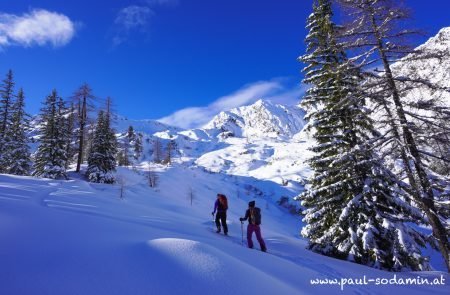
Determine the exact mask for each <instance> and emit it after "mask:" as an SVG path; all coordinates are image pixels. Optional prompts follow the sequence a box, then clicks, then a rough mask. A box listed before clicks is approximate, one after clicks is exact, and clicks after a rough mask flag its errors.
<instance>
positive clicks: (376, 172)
mask: <svg viewBox="0 0 450 295" xmlns="http://www.w3.org/2000/svg"><path fill="white" fill-rule="evenodd" d="M332 16H333V13H332V5H331V0H317V1H316V2H315V5H314V8H313V13H312V14H311V15H310V17H309V18H308V24H307V28H308V29H309V31H310V33H309V35H308V36H307V38H306V42H307V45H308V46H307V53H306V54H305V55H304V56H302V57H301V61H303V62H304V63H305V64H306V65H307V66H306V67H305V69H304V71H305V79H304V82H305V83H307V84H310V85H311V86H312V87H311V88H310V89H309V90H308V91H307V94H306V96H305V98H304V100H303V102H302V105H303V106H304V108H305V109H307V111H308V114H307V119H308V120H309V123H308V124H309V126H308V128H309V130H310V131H311V132H312V133H313V138H314V139H315V141H316V145H315V146H314V147H313V148H312V151H313V152H314V153H315V155H314V156H313V157H312V158H311V159H310V161H309V163H310V166H311V168H312V169H313V171H314V175H313V176H312V178H311V180H310V185H309V187H307V190H306V191H305V192H304V193H303V194H302V195H301V196H300V199H301V200H302V205H303V206H304V207H305V209H306V210H305V211H304V212H303V213H304V221H305V222H306V223H307V225H306V226H305V227H304V228H303V230H302V235H303V236H305V237H307V238H309V241H310V243H309V248H310V249H312V250H313V251H316V252H319V253H322V254H325V255H329V256H333V257H338V258H342V259H348V260H351V261H355V262H357V263H361V264H365V265H369V266H372V267H376V268H381V269H387V270H392V271H399V270H403V269H412V270H424V269H428V264H427V261H426V259H425V258H423V257H422V255H421V247H423V246H424V245H425V242H426V238H425V237H424V236H423V235H421V234H420V233H419V232H417V231H415V230H414V229H413V228H411V227H410V226H409V225H408V224H407V222H415V221H417V220H421V215H420V211H419V210H417V209H416V208H414V207H412V206H410V205H409V204H408V203H407V202H406V201H405V200H406V199H407V198H408V197H409V196H408V194H407V193H406V192H405V191H404V190H403V189H402V183H401V182H400V181H399V180H397V178H396V177H395V175H393V173H391V172H390V171H389V170H388V169H387V168H386V167H384V166H383V163H382V161H381V160H380V158H379V156H378V155H377V153H376V152H375V151H374V150H373V149H372V145H373V141H374V140H375V139H376V138H377V137H378V136H379V134H378V133H377V132H376V131H375V129H374V127H373V121H372V120H371V119H370V117H369V115H368V110H367V108H366V107H365V102H364V98H363V97H364V96H363V93H362V91H360V89H359V85H360V83H361V82H362V77H361V75H360V73H359V70H358V69H357V68H355V67H354V66H353V65H352V63H351V62H350V61H349V60H348V59H347V57H346V54H345V52H344V50H343V49H342V48H341V47H340V46H339V44H338V42H337V39H336V34H337V31H338V27H337V26H336V25H335V24H334V23H333V22H332Z"/></svg>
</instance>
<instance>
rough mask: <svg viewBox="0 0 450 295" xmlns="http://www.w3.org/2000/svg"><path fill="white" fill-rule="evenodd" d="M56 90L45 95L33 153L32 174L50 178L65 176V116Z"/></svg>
mask: <svg viewBox="0 0 450 295" xmlns="http://www.w3.org/2000/svg"><path fill="white" fill-rule="evenodd" d="M61 107H62V105H61V99H60V97H59V96H58V93H57V91H56V90H53V91H52V93H51V94H50V95H49V96H47V98H46V100H45V102H44V107H43V108H42V109H41V118H40V120H41V122H40V124H41V127H40V129H39V135H40V138H39V147H38V150H37V152H36V155H35V162H34V171H33V175H34V176H40V177H47V178H52V179H58V178H66V179H67V174H66V161H67V154H66V146H65V144H66V135H65V134H64V126H65V118H64V116H63V113H62V110H61Z"/></svg>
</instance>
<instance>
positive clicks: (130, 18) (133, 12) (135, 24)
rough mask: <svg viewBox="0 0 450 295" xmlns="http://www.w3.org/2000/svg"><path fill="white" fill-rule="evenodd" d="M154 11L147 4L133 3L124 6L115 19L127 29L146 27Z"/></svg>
mask: <svg viewBox="0 0 450 295" xmlns="http://www.w3.org/2000/svg"><path fill="white" fill-rule="evenodd" d="M153 14H154V12H153V11H152V10H151V9H150V8H149V7H147V6H137V5H132V6H128V7H125V8H122V9H121V10H120V11H119V14H118V15H117V17H116V20H115V21H114V22H115V23H116V24H117V25H120V26H123V27H124V28H125V29H126V30H131V29H136V28H137V29H140V28H141V29H142V28H145V27H146V26H147V25H148V23H149V21H150V18H151V17H152V15H153Z"/></svg>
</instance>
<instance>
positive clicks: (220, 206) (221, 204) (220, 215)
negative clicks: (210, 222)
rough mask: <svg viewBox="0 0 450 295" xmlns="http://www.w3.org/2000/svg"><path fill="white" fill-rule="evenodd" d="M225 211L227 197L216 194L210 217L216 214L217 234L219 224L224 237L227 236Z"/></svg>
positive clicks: (219, 229) (226, 208)
mask: <svg viewBox="0 0 450 295" xmlns="http://www.w3.org/2000/svg"><path fill="white" fill-rule="evenodd" d="M227 210H228V201H227V197H226V196H225V195H223V194H217V200H216V202H215V203H214V211H213V212H212V216H214V214H215V213H216V211H217V214H216V226H217V231H216V232H217V233H220V231H221V226H220V225H221V224H222V227H223V233H224V235H226V236H227V235H228V226H227Z"/></svg>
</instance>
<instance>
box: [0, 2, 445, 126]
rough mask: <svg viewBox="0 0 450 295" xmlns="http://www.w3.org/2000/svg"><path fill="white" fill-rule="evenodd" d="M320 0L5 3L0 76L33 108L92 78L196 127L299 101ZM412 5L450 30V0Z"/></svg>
mask: <svg viewBox="0 0 450 295" xmlns="http://www.w3.org/2000/svg"><path fill="white" fill-rule="evenodd" d="M2 2H5V1H2ZM311 3H312V1H308V0H259V1H256V0H227V1H223V0H222V1H220V0H135V1H131V0H114V1H111V0H108V1H106V0H95V1H92V0H90V1H87V0H78V1H60V0H33V1H31V0H15V1H8V3H2V5H1V6H0V48H1V49H0V60H1V62H0V75H2V76H3V75H4V74H5V73H6V71H7V70H8V69H13V71H14V73H15V76H16V82H17V86H21V87H23V88H24V90H25V93H26V95H27V104H28V110H29V112H30V113H33V114H34V113H37V112H38V110H39V107H40V104H41V101H42V100H43V99H44V98H45V96H46V95H47V94H49V93H50V91H51V90H52V89H53V88H56V89H57V90H58V91H59V92H60V94H61V95H62V96H63V97H69V96H70V95H71V94H72V93H73V91H74V90H75V89H76V88H77V87H78V86H79V85H80V84H82V83H83V82H87V83H89V84H90V85H91V87H92V88H93V90H94V93H95V94H96V95H97V96H99V97H106V96H111V97H112V98H113V99H114V101H115V104H116V109H117V110H118V112H119V113H120V114H122V115H124V116H127V117H129V118H133V119H143V118H150V119H160V118H165V120H164V121H166V122H168V123H172V124H177V125H180V126H184V127H192V126H194V125H196V124H198V123H203V121H205V120H206V119H208V116H210V115H211V114H213V113H215V112H218V111H221V110H223V109H224V108H228V107H233V106H238V105H242V104H246V103H250V102H252V101H254V100H256V99H257V98H260V97H261V98H270V99H273V100H276V101H282V102H288V103H293V102H295V101H297V99H298V97H299V95H300V93H301V91H302V89H301V86H300V80H301V75H300V70H301V65H300V64H299V63H298V62H297V61H296V58H297V56H299V55H300V54H302V53H303V51H304V44H303V39H304V37H305V35H306V31H305V28H304V27H305V19H306V17H307V15H309V13H310V11H311ZM406 3H407V4H408V6H410V7H411V8H412V10H413V15H414V22H415V25H416V27H419V28H421V29H424V30H426V31H427V32H428V33H429V34H430V35H433V34H436V33H437V31H438V30H439V29H440V28H441V27H444V26H450V18H449V17H448V11H449V10H450V2H449V1H422V0H410V1H406ZM430 3H431V4H433V5H431V4H430ZM14 22H15V23H16V24H17V23H19V22H20V23H21V25H22V27H20V30H18V29H17V27H14V26H12V25H11V24H12V23H14ZM8 30H9V31H8ZM49 30H50V31H51V33H49V32H48V31H49ZM424 40H425V39H423V40H417V42H418V43H420V42H423V41H424Z"/></svg>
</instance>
